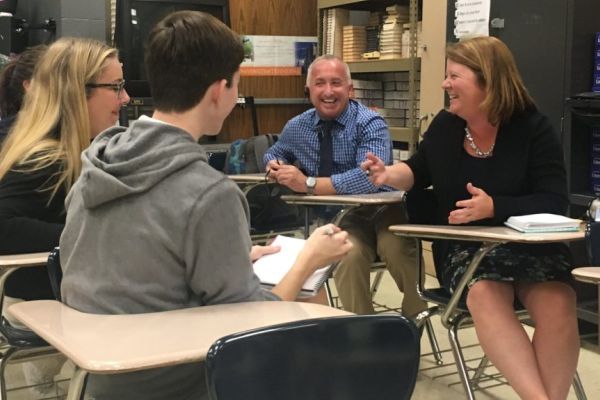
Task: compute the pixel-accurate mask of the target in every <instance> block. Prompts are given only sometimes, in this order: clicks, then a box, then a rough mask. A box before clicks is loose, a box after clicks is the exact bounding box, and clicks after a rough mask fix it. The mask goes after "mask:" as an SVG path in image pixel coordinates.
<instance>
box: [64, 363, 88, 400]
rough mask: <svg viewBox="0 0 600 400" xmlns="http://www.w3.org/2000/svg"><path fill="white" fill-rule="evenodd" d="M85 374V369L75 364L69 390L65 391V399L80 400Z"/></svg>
mask: <svg viewBox="0 0 600 400" xmlns="http://www.w3.org/2000/svg"><path fill="white" fill-rule="evenodd" d="M87 375H88V373H87V371H85V370H83V369H81V368H79V367H77V366H76V367H75V372H73V376H72V377H71V382H70V383H69V392H68V393H67V399H66V400H81V398H83V389H84V386H85V379H86V378H87Z"/></svg>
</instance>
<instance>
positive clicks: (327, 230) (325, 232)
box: [323, 227, 335, 236]
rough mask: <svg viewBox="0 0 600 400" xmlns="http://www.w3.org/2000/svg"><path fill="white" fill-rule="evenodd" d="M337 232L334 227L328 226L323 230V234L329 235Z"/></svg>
mask: <svg viewBox="0 0 600 400" xmlns="http://www.w3.org/2000/svg"><path fill="white" fill-rule="evenodd" d="M334 233H335V232H334V231H333V228H331V227H330V228H327V229H325V230H324V231H323V235H327V236H333V234H334Z"/></svg>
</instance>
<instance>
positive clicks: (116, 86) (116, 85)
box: [85, 79, 125, 97]
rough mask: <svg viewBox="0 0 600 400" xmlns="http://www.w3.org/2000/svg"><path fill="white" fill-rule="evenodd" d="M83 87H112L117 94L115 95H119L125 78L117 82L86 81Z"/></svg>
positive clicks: (123, 86)
mask: <svg viewBox="0 0 600 400" xmlns="http://www.w3.org/2000/svg"><path fill="white" fill-rule="evenodd" d="M85 87H86V88H90V89H97V88H108V89H112V90H113V91H114V92H115V93H116V94H117V97H121V93H122V92H123V89H124V88H125V79H123V80H121V81H119V82H116V83H86V84H85Z"/></svg>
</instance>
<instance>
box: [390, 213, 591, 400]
mask: <svg viewBox="0 0 600 400" xmlns="http://www.w3.org/2000/svg"><path fill="white" fill-rule="evenodd" d="M390 230H391V231H392V232H394V233H395V234H397V235H399V236H406V237H412V238H415V239H416V241H417V254H418V253H420V252H421V250H422V246H421V240H422V239H426V240H432V239H444V240H460V241H473V242H482V244H481V247H480V248H479V250H478V251H477V252H476V253H475V255H474V256H473V259H472V260H471V263H470V264H469V266H468V268H467V270H466V272H465V274H464V275H463V277H462V279H461V280H460V282H459V284H458V286H457V287H456V289H455V291H454V293H453V294H452V295H450V293H449V292H448V291H447V290H446V289H444V288H438V289H426V288H424V286H423V284H422V282H423V280H422V279H417V283H416V284H417V288H418V292H419V294H420V295H421V297H422V298H423V299H424V300H425V301H427V302H430V303H434V304H435V306H433V307H430V308H429V309H428V310H426V311H424V312H423V313H421V314H420V315H419V316H418V317H417V324H418V325H420V324H423V323H424V322H425V321H428V320H429V318H430V317H432V316H433V315H440V317H441V320H442V324H443V326H444V327H445V328H446V329H447V330H448V337H449V339H450V344H451V347H452V353H453V355H454V358H455V360H456V366H457V369H458V373H459V376H460V379H461V383H462V385H463V387H464V389H465V392H466V394H467V398H468V399H471V400H472V399H474V398H475V395H474V393H473V389H474V387H476V385H477V384H478V380H479V379H480V378H481V374H482V372H483V369H484V368H485V367H486V366H487V363H488V361H487V358H486V357H484V358H483V359H482V361H481V363H480V365H479V366H478V368H476V369H475V372H474V373H473V376H471V377H469V374H468V370H467V369H468V368H467V365H466V363H465V359H464V356H463V353H462V349H461V347H460V343H459V340H458V330H459V329H460V327H461V325H463V324H464V323H465V322H467V321H468V320H469V312H468V310H467V307H466V304H465V302H464V301H463V300H462V299H461V297H462V295H463V292H464V290H465V289H466V286H467V283H468V282H469V281H470V280H471V277H472V276H473V273H474V272H475V270H476V269H477V267H478V265H479V263H480V262H481V260H482V259H483V258H484V257H485V256H486V254H488V253H489V252H490V251H491V250H492V249H494V248H495V247H497V246H499V245H501V244H504V243H509V242H516V243H529V244H541V243H553V242H570V241H577V240H583V239H584V231H583V228H581V229H580V230H579V231H576V232H553V233H521V232H518V231H516V230H514V229H511V228H507V227H503V226H491V227H490V226H446V225H419V224H403V225H392V226H390ZM417 263H418V269H419V272H418V276H420V277H423V276H424V275H423V274H424V267H423V265H422V259H421V258H420V257H417ZM433 351H434V355H435V356H436V359H437V360H438V362H441V357H440V350H439V348H437V347H435V348H433ZM573 387H574V390H575V393H576V395H577V398H578V399H579V400H582V399H585V398H586V396H585V392H584V390H583V386H582V385H581V382H580V380H579V376H578V375H576V376H575V379H574V382H573Z"/></svg>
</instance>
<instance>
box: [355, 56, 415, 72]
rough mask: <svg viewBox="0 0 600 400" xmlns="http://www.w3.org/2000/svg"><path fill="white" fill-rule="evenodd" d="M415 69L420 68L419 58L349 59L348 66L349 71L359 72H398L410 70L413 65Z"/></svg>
mask: <svg viewBox="0 0 600 400" xmlns="http://www.w3.org/2000/svg"><path fill="white" fill-rule="evenodd" d="M413 63H414V68H415V70H417V71H418V70H420V69H421V59H420V58H415V59H412V58H398V59H393V60H364V61H350V62H348V66H349V67H350V73H353V74H357V73H358V74H360V73H368V72H398V71H410V69H411V68H412V67H413Z"/></svg>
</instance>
